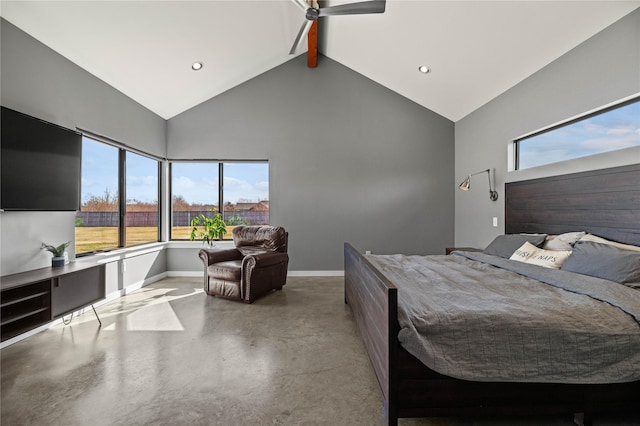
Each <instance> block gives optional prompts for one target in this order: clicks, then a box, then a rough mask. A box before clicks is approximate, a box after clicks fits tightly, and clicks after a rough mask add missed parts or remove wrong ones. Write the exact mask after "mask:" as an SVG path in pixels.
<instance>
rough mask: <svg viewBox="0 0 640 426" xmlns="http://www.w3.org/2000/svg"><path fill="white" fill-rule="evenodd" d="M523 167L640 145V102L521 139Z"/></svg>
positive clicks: (520, 151) (520, 154)
mask: <svg viewBox="0 0 640 426" xmlns="http://www.w3.org/2000/svg"><path fill="white" fill-rule="evenodd" d="M519 145H520V146H519V161H520V164H519V167H518V168H520V169H526V168H529V167H535V166H539V165H542V164H549V163H555V162H558V161H564V160H568V159H571V158H579V157H585V156H587V155H593V154H598V153H602V152H607V151H614V150H618V149H624V148H630V147H633V146H640V101H636V102H635V103H632V104H629V105H626V106H623V107H620V108H617V109H614V110H611V111H607V112H605V113H602V114H599V115H596V116H593V117H589V118H587V119H586V120H582V121H578V122H575V123H573V124H570V125H567V126H564V127H560V128H557V129H555V130H552V131H549V132H546V133H542V134H540V135H537V136H533V137H531V138H527V139H523V140H522V141H520V142H519Z"/></svg>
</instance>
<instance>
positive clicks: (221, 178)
mask: <svg viewBox="0 0 640 426" xmlns="http://www.w3.org/2000/svg"><path fill="white" fill-rule="evenodd" d="M176 163H180V164H184V163H200V164H204V163H215V164H217V165H218V191H217V197H218V199H217V205H218V211H217V212H218V213H221V214H223V215H224V205H223V202H224V165H225V163H226V164H229V163H242V164H250V163H258V164H266V165H267V167H269V160H212V159H203V160H169V168H168V174H169V176H168V178H167V186H168V187H169V200H168V203H167V205H168V209H169V211H168V213H169V214H168V216H169V218H168V221H169V241H190V240H189V239H188V238H176V237H174V236H173V228H174V226H173V195H174V194H173V165H174V164H176ZM270 173H271V172H270V171H269V176H270ZM270 184H271V183H270V182H269V185H270ZM232 239H233V237H232V236H231V235H230V234H225V236H224V237H223V238H222V239H219V240H216V241H230V240H232Z"/></svg>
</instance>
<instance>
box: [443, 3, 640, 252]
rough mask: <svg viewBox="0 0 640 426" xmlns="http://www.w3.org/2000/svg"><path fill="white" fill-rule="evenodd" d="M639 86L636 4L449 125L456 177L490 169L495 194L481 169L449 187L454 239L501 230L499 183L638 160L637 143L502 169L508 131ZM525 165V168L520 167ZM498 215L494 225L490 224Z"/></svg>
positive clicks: (485, 238)
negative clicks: (494, 196) (467, 186)
mask: <svg viewBox="0 0 640 426" xmlns="http://www.w3.org/2000/svg"><path fill="white" fill-rule="evenodd" d="M638 92H640V9H638V10H636V11H635V12H633V13H631V14H629V15H627V16H626V17H624V18H622V19H621V20H620V21H618V22H617V23H615V24H614V25H612V26H610V27H608V28H606V29H605V30H603V31H602V32H601V33H599V34H596V35H595V36H594V37H592V38H591V39H589V40H587V41H585V42H584V43H582V44H581V45H579V46H578V47H576V48H575V49H573V50H572V51H570V52H569V53H567V54H566V55H564V56H562V57H560V58H559V59H557V60H556V61H554V62H552V63H551V64H549V65H548V66H546V67H545V68H543V69H542V70H540V71H539V72H537V73H535V74H533V75H532V76H530V77H529V78H528V79H526V80H524V81H523V82H521V83H520V84H518V85H517V86H515V87H513V88H511V89H510V90H508V91H507V92H505V93H504V94H502V95H501V96H499V97H497V98H495V99H494V100H492V101H491V102H489V103H488V104H486V105H484V106H483V107H481V108H479V109H478V110H476V111H474V112H473V113H471V114H469V115H468V116H466V117H465V118H463V119H462V120H460V121H458V122H457V123H456V125H455V141H456V142H455V145H456V146H455V166H456V170H455V180H456V182H457V183H458V182H461V181H462V180H463V179H464V177H465V176H466V175H467V174H468V173H472V172H476V171H479V170H483V169H487V168H495V170H496V177H497V182H498V192H499V193H500V199H499V200H498V201H497V202H491V201H490V200H489V196H488V192H487V183H486V178H485V177H484V176H480V175H478V176H476V177H474V180H473V181H472V182H473V183H474V186H473V187H472V189H471V190H470V191H469V192H462V191H456V194H455V204H456V209H455V212H456V213H455V242H456V245H457V246H474V247H485V246H486V245H487V244H489V243H490V242H491V240H492V239H493V238H494V237H495V236H496V235H498V234H501V233H503V232H504V183H505V182H509V181H513V180H520V179H522V178H525V177H526V178H532V177H541V176H545V175H548V176H550V175H554V174H564V173H569V172H574V171H583V170H587V169H598V168H604V167H611V166H614V165H621V164H629V163H639V162H640V150H638V149H631V150H626V151H623V152H618V153H611V154H605V155H602V156H593V157H591V158H585V159H579V160H574V161H569V162H564V163H557V164H554V165H549V166H546V167H540V168H536V169H537V170H534V169H531V170H528V171H526V173H521V172H508V151H507V147H508V145H509V144H510V143H511V142H512V140H513V139H514V138H517V137H518V136H522V135H524V134H527V133H529V132H532V131H535V130H538V129H540V128H543V127H546V126H548V125H551V124H554V123H558V122H560V121H563V120H565V119H567V118H570V117H573V116H576V115H578V114H582V113H584V112H587V111H590V110H592V109H595V108H598V107H600V106H602V105H606V104H608V103H611V102H613V101H616V100H619V99H622V98H624V97H627V96H630V95H633V94H635V93H638ZM523 172H524V171H523ZM494 216H496V217H498V219H499V227H498V228H494V227H492V224H491V218H492V217H494Z"/></svg>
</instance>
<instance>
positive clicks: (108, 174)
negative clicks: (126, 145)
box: [75, 137, 160, 255]
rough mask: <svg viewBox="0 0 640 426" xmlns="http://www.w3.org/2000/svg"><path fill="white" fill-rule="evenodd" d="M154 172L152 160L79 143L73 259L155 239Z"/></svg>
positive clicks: (156, 187) (110, 147)
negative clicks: (78, 195)
mask: <svg viewBox="0 0 640 426" xmlns="http://www.w3.org/2000/svg"><path fill="white" fill-rule="evenodd" d="M159 171H160V163H159V161H157V160H155V159H152V158H150V157H145V156H143V155H140V154H137V153H134V152H131V151H128V150H126V149H123V148H120V147H117V146H113V145H110V144H107V143H103V142H100V141H97V140H94V139H91V138H89V137H83V138H82V181H81V185H80V186H81V206H80V211H78V212H77V213H76V219H75V221H76V223H75V243H76V247H75V248H76V254H77V255H85V254H91V253H95V252H99V251H106V250H112V249H115V248H120V247H127V246H132V245H137V244H143V243H148V242H154V241H158V240H159V229H160V227H159V219H158V218H159V214H158V212H159V208H158V207H159V196H158V194H159V193H160V190H159V179H158V176H159ZM120 182H122V185H121V184H120ZM123 218H124V220H123Z"/></svg>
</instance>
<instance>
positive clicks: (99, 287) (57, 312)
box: [0, 264, 105, 341]
mask: <svg viewBox="0 0 640 426" xmlns="http://www.w3.org/2000/svg"><path fill="white" fill-rule="evenodd" d="M104 269H105V268H104V265H91V264H84V265H83V264H71V265H67V266H64V267H60V268H42V269H37V270H34V271H28V272H22V273H19V274H13V275H7V276H4V277H1V278H0V280H1V284H0V338H1V339H2V341H5V340H7V339H11V338H13V337H15V336H18V335H20V334H22V333H25V332H27V331H29V330H33V329H34V328H37V327H40V326H42V325H44V324H47V323H48V322H50V321H52V320H54V319H56V318H60V317H61V316H62V315H65V314H66V313H68V312H72V311H74V310H77V309H80V308H83V307H85V306H88V305H90V304H92V303H95V302H97V301H98V300H101V299H104V297H105V276H104Z"/></svg>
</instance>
